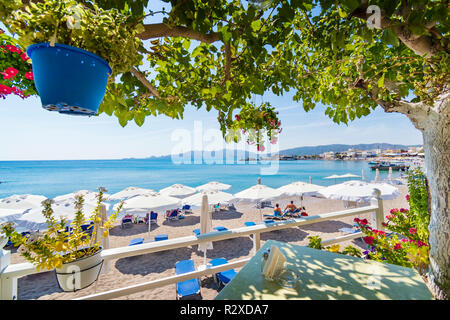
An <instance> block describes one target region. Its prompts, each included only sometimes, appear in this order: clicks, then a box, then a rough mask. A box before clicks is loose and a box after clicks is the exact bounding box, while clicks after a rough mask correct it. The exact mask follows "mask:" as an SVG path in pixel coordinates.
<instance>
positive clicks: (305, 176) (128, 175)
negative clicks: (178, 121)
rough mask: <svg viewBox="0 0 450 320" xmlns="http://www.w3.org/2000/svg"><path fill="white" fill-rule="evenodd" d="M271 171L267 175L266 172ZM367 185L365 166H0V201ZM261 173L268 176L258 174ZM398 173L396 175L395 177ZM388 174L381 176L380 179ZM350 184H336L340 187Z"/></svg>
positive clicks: (142, 162) (148, 162)
mask: <svg viewBox="0 0 450 320" xmlns="http://www.w3.org/2000/svg"><path fill="white" fill-rule="evenodd" d="M269 169H270V170H269ZM361 169H364V172H365V176H366V180H372V179H373V178H374V177H375V171H372V170H371V169H370V167H369V165H368V163H367V162H366V161H325V160H299V161H278V162H272V163H266V164H256V163H254V164H249V163H247V164H244V163H234V164H179V165H177V164H174V163H173V162H172V161H171V160H162V159H131V160H70V161H69V160H67V161H0V181H1V183H0V198H4V197H7V196H10V195H13V194H25V193H28V194H39V195H44V196H46V197H48V198H53V197H55V196H58V195H62V194H66V193H71V192H74V191H77V190H82V189H88V190H96V189H97V188H98V187H100V186H102V187H105V188H106V189H107V190H108V193H110V194H112V193H115V192H118V191H120V190H122V189H124V188H126V187H129V186H134V187H141V188H150V189H153V190H155V191H159V190H160V189H162V188H165V187H167V186H169V185H172V184H174V183H181V184H185V185H188V186H191V187H196V186H199V185H201V184H204V183H207V182H209V181H212V180H216V181H219V182H223V183H227V184H230V185H232V189H230V190H229V191H227V192H231V193H236V192H239V191H241V190H243V189H245V188H248V187H251V186H252V185H255V184H256V183H257V179H258V178H259V177H260V178H261V180H262V184H265V185H267V186H270V187H273V188H278V187H281V186H283V185H285V184H288V183H291V182H294V181H299V180H300V181H305V182H309V176H311V177H312V182H313V183H314V184H319V185H324V186H326V185H331V184H334V183H335V180H334V179H332V180H327V179H323V178H324V177H327V176H330V175H332V174H345V173H353V174H356V175H361ZM264 170H265V171H266V172H267V171H272V173H275V174H271V175H267V174H262V173H264ZM398 174H399V173H396V172H394V177H395V176H397V175H398ZM386 176H387V172H380V178H381V179H384V178H386ZM346 180H349V179H338V180H337V181H336V182H337V183H339V182H343V181H346Z"/></svg>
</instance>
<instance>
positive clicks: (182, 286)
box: [175, 260, 202, 300]
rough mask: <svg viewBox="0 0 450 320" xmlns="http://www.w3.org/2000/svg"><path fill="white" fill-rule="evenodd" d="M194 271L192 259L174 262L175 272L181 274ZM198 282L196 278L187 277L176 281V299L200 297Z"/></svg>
mask: <svg viewBox="0 0 450 320" xmlns="http://www.w3.org/2000/svg"><path fill="white" fill-rule="evenodd" d="M192 271H195V267H194V261H192V260H182V261H178V262H177V263H175V272H176V274H183V273H187V272H192ZM201 297H202V295H201V292H200V284H199V281H198V279H189V280H185V281H181V282H178V283H177V299H178V300H182V299H195V298H197V299H198V298H201Z"/></svg>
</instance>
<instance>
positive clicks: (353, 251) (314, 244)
mask: <svg viewBox="0 0 450 320" xmlns="http://www.w3.org/2000/svg"><path fill="white" fill-rule="evenodd" d="M308 239H309V243H308V247H310V248H313V249H318V250H323V249H325V250H328V251H330V252H334V253H340V254H345V255H349V256H353V257H358V258H361V257H362V253H361V251H360V250H359V249H357V248H355V247H353V246H351V245H348V246H346V247H345V248H344V250H342V251H340V250H339V249H340V247H341V246H340V245H338V244H333V245H331V246H329V247H324V246H322V239H321V238H320V237H319V236H309V237H308Z"/></svg>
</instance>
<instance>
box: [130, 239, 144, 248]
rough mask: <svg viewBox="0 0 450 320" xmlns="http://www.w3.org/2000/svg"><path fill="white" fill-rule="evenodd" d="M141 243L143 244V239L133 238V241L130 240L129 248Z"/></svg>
mask: <svg viewBox="0 0 450 320" xmlns="http://www.w3.org/2000/svg"><path fill="white" fill-rule="evenodd" d="M142 243H144V238H134V239H131V241H130V244H129V246H134V245H137V244H142Z"/></svg>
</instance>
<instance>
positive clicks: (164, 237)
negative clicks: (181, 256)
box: [155, 234, 169, 241]
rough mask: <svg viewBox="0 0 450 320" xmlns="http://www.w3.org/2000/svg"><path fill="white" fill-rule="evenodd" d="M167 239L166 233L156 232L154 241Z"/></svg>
mask: <svg viewBox="0 0 450 320" xmlns="http://www.w3.org/2000/svg"><path fill="white" fill-rule="evenodd" d="M167 239H169V236H168V235H167V234H158V235H157V236H155V241H162V240H167Z"/></svg>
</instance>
